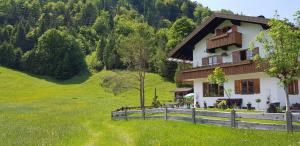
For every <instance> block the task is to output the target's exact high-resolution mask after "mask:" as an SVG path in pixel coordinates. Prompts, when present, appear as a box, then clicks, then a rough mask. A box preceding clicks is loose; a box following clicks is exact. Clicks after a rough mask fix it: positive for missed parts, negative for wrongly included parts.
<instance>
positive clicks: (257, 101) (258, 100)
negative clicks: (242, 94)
mask: <svg viewBox="0 0 300 146" xmlns="http://www.w3.org/2000/svg"><path fill="white" fill-rule="evenodd" d="M255 102H256V103H257V108H259V103H260V102H261V99H259V98H257V99H256V100H255Z"/></svg>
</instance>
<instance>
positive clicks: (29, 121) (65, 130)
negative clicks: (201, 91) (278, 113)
mask: <svg viewBox="0 0 300 146" xmlns="http://www.w3.org/2000/svg"><path fill="white" fill-rule="evenodd" d="M107 74H111V72H110V71H105V72H104V71H103V72H100V73H97V74H92V75H81V76H80V77H75V78H73V79H71V80H68V81H65V82H59V81H56V80H53V79H51V78H47V77H39V76H31V75H28V74H25V73H21V72H17V71H13V70H10V69H7V68H3V67H0V131H1V133H0V145H1V146H11V145H17V146H19V145H29V146H32V145H34V146H38V145H39V146H43V145H45V146H48V145H51V146H52V145H72V146H76V145H86V146H92V145H110V146H115V145H116V146H117V145H130V146H131V145H133V146H134V145H138V146H147V145H155V146H158V145H163V146H164V145H172V146H173V145H178V146H182V145H208V146H210V145H234V146H236V145H243V146H245V145H251V146H252V145H258V146H262V145H272V146H275V145H280V146H284V145H286V146H288V145H291V146H296V145H300V133H294V134H287V133H285V132H274V131H259V130H242V129H230V128H226V127H218V126H211V125H201V124H197V125H194V124H192V123H185V122H175V121H164V120H146V121H144V120H130V121H111V117H110V116H111V115H110V112H111V111H112V110H113V109H116V108H118V107H121V106H129V105H131V106H132V105H138V103H139V101H138V99H139V98H138V93H137V92H136V91H135V90H132V91H128V92H125V93H122V94H121V95H118V96H114V95H112V94H111V93H109V92H106V91H105V90H104V89H102V88H101V87H100V86H99V82H100V78H101V76H104V75H107ZM146 78H147V79H146V87H147V89H146V98H147V101H146V103H147V104H148V105H149V104H150V103H151V100H152V96H153V90H154V88H157V92H158V95H159V99H161V100H167V99H170V98H171V96H172V94H171V93H170V92H169V91H170V90H171V89H173V88H174V87H175V85H174V84H172V83H169V82H165V81H163V80H162V79H161V78H160V77H159V76H158V75H155V74H147V77H146Z"/></svg>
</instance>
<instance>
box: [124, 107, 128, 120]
mask: <svg viewBox="0 0 300 146" xmlns="http://www.w3.org/2000/svg"><path fill="white" fill-rule="evenodd" d="M124 114H125V120H126V121H127V120H128V117H127V108H126V107H125V110H124Z"/></svg>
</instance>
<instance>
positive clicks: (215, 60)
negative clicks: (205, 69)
mask: <svg viewBox="0 0 300 146" xmlns="http://www.w3.org/2000/svg"><path fill="white" fill-rule="evenodd" d="M217 64H219V63H218V57H217V56H210V57H208V65H217Z"/></svg>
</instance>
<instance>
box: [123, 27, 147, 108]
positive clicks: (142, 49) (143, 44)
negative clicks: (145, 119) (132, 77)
mask: <svg viewBox="0 0 300 146" xmlns="http://www.w3.org/2000/svg"><path fill="white" fill-rule="evenodd" d="M150 46H151V38H147V34H145V33H144V32H143V31H140V32H136V33H132V34H130V35H129V36H127V37H126V38H124V39H123V40H121V42H120V47H119V50H118V52H119V54H120V56H121V60H122V62H123V63H125V64H126V65H127V66H128V69H129V70H133V71H136V72H137V76H136V79H137V80H138V81H139V91H140V104H141V108H142V109H144V107H145V77H146V72H147V70H148V64H149V60H150V49H151V48H150Z"/></svg>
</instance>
